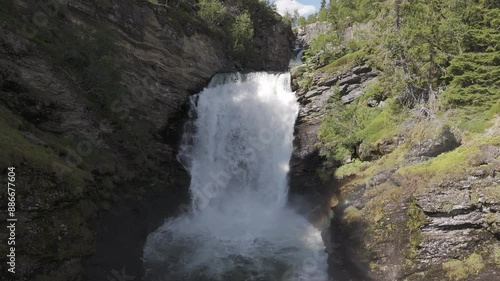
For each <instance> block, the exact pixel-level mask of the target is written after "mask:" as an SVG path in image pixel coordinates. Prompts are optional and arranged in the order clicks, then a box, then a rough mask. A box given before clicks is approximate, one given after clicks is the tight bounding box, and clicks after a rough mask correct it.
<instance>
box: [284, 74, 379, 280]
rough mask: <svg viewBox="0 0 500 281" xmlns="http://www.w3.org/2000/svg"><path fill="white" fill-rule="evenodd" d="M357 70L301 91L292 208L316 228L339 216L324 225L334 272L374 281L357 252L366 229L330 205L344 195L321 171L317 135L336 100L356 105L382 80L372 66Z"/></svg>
mask: <svg viewBox="0 0 500 281" xmlns="http://www.w3.org/2000/svg"><path fill="white" fill-rule="evenodd" d="M354 70H356V73H354V72H352V71H349V72H348V73H343V74H336V75H331V76H327V75H325V74H323V73H320V74H318V75H316V76H314V77H313V79H312V85H311V87H310V88H309V89H308V90H305V89H297V92H296V95H297V99H298V101H299V103H300V110H299V116H298V118H297V120H296V123H295V132H294V135H295V139H294V151H293V153H292V157H291V160H290V173H289V178H290V180H289V184H290V195H289V196H290V204H291V205H292V206H294V207H296V206H300V208H299V211H301V212H303V213H306V214H308V215H309V218H310V219H311V220H312V221H313V222H314V223H317V221H321V220H323V221H324V220H326V221H330V219H332V215H331V213H332V210H333V211H334V212H335V215H334V216H333V220H332V222H331V224H330V227H325V224H319V225H318V226H319V227H320V228H322V227H324V228H323V240H324V242H325V245H326V246H327V251H330V254H331V255H329V261H328V264H329V273H330V274H331V276H334V278H336V280H342V281H343V280H370V279H369V278H368V276H367V275H366V273H367V272H368V266H367V263H366V261H365V260H359V259H358V260H356V258H357V257H358V256H355V255H354V254H353V253H352V252H353V249H354V248H356V249H357V248H358V247H359V241H360V235H362V232H361V229H362V228H361V227H360V228H349V229H347V228H345V227H344V226H343V224H342V222H341V221H340V219H339V218H340V216H341V215H342V212H343V210H344V209H345V208H346V206H344V205H342V206H332V204H331V202H330V201H329V200H330V198H331V197H332V196H333V195H334V194H336V193H337V192H338V183H337V182H334V181H328V182H325V181H324V180H323V179H321V176H320V173H319V170H320V168H321V167H322V166H323V165H324V163H325V158H324V157H322V156H321V155H320V152H319V146H318V145H317V144H318V142H319V140H318V137H317V134H318V129H319V126H320V125H321V122H322V120H323V117H324V115H325V114H326V112H327V105H328V100H329V99H330V98H337V99H342V101H343V102H344V103H349V102H352V101H353V100H355V99H356V98H359V97H361V96H362V95H363V94H364V88H365V86H366V85H367V83H369V82H370V81H371V80H372V79H373V77H375V76H376V74H375V72H373V71H372V69H371V68H370V67H369V66H360V67H357V68H355V69H354ZM292 78H293V77H292ZM336 84H342V86H340V89H339V91H338V92H336V91H335V89H334V87H333V86H335V85H336ZM344 99H349V100H346V101H344ZM329 169H334V168H333V167H329ZM298 198H301V199H298ZM304 198H305V200H304ZM304 201H305V202H304Z"/></svg>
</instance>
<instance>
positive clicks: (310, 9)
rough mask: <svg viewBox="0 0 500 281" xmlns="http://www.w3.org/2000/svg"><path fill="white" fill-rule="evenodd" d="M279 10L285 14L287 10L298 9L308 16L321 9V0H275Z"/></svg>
mask: <svg viewBox="0 0 500 281" xmlns="http://www.w3.org/2000/svg"><path fill="white" fill-rule="evenodd" d="M274 2H275V3H276V6H277V7H278V12H279V13H280V14H284V13H285V12H286V11H287V10H288V11H289V12H290V13H293V11H294V10H298V11H299V13H300V14H301V15H303V16H308V15H310V14H312V13H314V12H317V11H318V10H319V7H320V5H321V0H275V1H274Z"/></svg>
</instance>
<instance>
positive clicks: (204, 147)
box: [144, 72, 328, 281]
mask: <svg viewBox="0 0 500 281" xmlns="http://www.w3.org/2000/svg"><path fill="white" fill-rule="evenodd" d="M191 102H192V114H193V116H192V117H191V118H192V121H191V124H190V125H189V124H188V128H187V130H186V131H187V132H186V133H185V136H184V144H183V145H182V147H181V152H180V154H179V160H180V161H181V162H182V163H183V164H184V165H185V166H186V168H187V169H188V171H189V172H190V174H191V178H192V179H191V186H190V193H191V198H192V206H191V210H190V212H188V213H186V214H183V215H181V216H179V217H177V218H174V219H170V220H167V221H166V222H165V224H164V225H163V226H161V227H160V228H159V229H158V230H156V231H155V232H153V233H151V234H150V235H149V237H148V239H147V242H146V245H145V247H144V266H145V268H146V272H147V275H146V276H147V277H146V278H145V279H147V280H155V281H156V280H161V281H219V280H220V281H222V280H223V281H247V280H248V281H250V280H252V281H254V280H255V281H292V280H301V281H326V280H328V277H327V273H326V271H327V261H326V259H327V256H326V253H325V251H324V246H323V242H322V239H321V234H320V231H319V230H317V229H316V228H314V227H313V226H312V225H311V224H310V223H309V222H308V221H307V219H306V218H304V217H303V216H301V215H299V214H297V213H296V212H294V211H293V210H292V209H290V208H288V207H286V206H285V205H286V200H287V192H288V186H287V173H288V169H289V168H288V167H289V166H288V165H289V161H290V156H291V153H292V140H293V127H294V122H295V118H296V116H297V113H298V109H299V107H298V104H297V101H296V98H295V95H294V93H293V92H292V91H291V89H290V74H288V73H286V74H270V73H264V72H259V73H250V74H245V75H241V74H221V75H216V76H215V77H214V78H213V79H212V82H211V83H210V85H209V86H208V87H207V88H205V89H204V90H203V91H202V92H201V93H200V94H199V95H197V96H194V97H193V98H192V100H191Z"/></svg>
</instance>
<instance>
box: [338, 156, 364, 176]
mask: <svg viewBox="0 0 500 281" xmlns="http://www.w3.org/2000/svg"><path fill="white" fill-rule="evenodd" d="M370 164H371V163H370V162H363V161H360V160H354V161H353V162H351V163H348V164H345V165H342V166H340V167H339V168H337V169H336V170H335V173H334V175H335V177H336V178H337V179H344V178H347V177H349V176H353V175H357V174H359V173H361V172H362V171H364V170H366V168H368V167H369V166H370Z"/></svg>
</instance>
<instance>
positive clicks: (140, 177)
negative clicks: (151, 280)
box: [0, 0, 292, 281]
mask: <svg viewBox="0 0 500 281" xmlns="http://www.w3.org/2000/svg"><path fill="white" fill-rule="evenodd" d="M56 2H57V1H56ZM60 2H64V1H58V3H60ZM102 2H106V3H108V2H109V3H110V5H109V6H106V7H97V6H96V5H95V3H94V1H86V0H69V1H67V2H64V5H61V6H59V11H60V12H61V13H64V17H65V20H66V21H67V23H66V24H67V25H74V26H78V27H81V28H86V29H90V30H94V29H99V28H102V27H103V26H105V27H107V28H110V29H111V30H112V31H113V34H116V35H117V39H116V40H117V42H116V44H117V45H118V46H120V47H121V49H123V53H120V54H119V56H120V57H119V61H120V62H121V65H122V68H123V69H122V71H121V72H122V76H121V80H120V84H121V86H122V87H123V91H122V92H120V94H119V95H118V96H117V97H115V98H113V100H112V101H111V105H112V106H111V107H110V108H111V110H109V111H105V110H103V109H102V108H101V107H100V106H99V105H96V103H95V102H93V101H92V100H91V99H89V97H88V96H87V95H85V93H83V92H82V91H81V89H78V87H77V85H76V84H75V83H74V80H73V79H72V78H71V77H69V76H68V75H67V74H65V73H64V72H63V71H61V69H60V67H58V64H57V62H55V61H53V60H51V57H49V56H47V55H45V54H44V53H43V51H42V50H41V49H40V46H38V45H37V44H35V43H34V42H33V41H30V40H28V39H26V38H25V34H23V33H21V29H19V28H17V27H16V26H12V25H10V24H5V23H3V22H0V114H1V115H0V117H1V120H0V121H1V122H0V124H2V125H3V121H4V120H3V119H4V118H5V122H6V124H8V128H9V132H11V131H12V134H14V135H17V133H19V134H20V135H21V136H22V139H23V141H26V142H27V144H26V146H27V147H29V148H30V149H33V150H36V151H28V152H27V154H29V155H35V154H36V153H47V154H49V155H52V156H51V157H54V159H56V160H54V161H52V160H50V159H52V158H49V159H48V160H47V163H41V164H36V163H33V162H32V161H27V160H26V159H25V157H23V156H22V153H21V152H19V153H18V154H20V155H17V154H16V155H12V156H9V157H10V158H9V159H0V170H2V171H3V170H4V169H5V168H6V167H7V166H10V165H16V166H17V167H18V169H19V174H18V176H19V184H20V186H23V187H24V189H22V190H19V193H20V194H22V196H23V199H22V201H21V202H22V203H20V206H19V216H20V218H22V220H23V221H24V226H23V227H25V228H26V229H25V230H23V231H22V232H23V234H22V235H20V236H19V237H18V238H19V243H20V244H22V245H24V246H23V252H20V253H19V257H18V258H19V260H22V263H20V265H19V267H18V268H17V269H18V272H19V274H18V275H17V276H21V278H20V280H38V279H37V278H38V277H40V276H45V277H44V278H48V279H50V280H82V279H81V276H82V275H83V273H84V272H86V280H92V281H101V280H111V279H110V278H115V279H116V276H114V275H113V270H115V271H116V272H119V273H121V270H122V268H125V269H126V271H127V274H129V275H134V276H136V279H140V277H141V275H142V272H141V271H142V268H141V267H142V262H141V261H140V257H141V255H142V246H143V243H144V241H145V238H146V235H147V234H148V233H149V232H151V231H152V230H154V229H155V228H157V227H158V226H159V225H160V224H161V223H162V222H163V219H164V218H165V217H167V216H168V215H173V214H175V213H178V212H179V211H182V210H181V209H182V208H181V209H179V204H181V203H184V202H186V201H187V200H188V198H187V197H188V196H187V187H188V185H189V175H188V174H187V172H186V171H185V170H184V168H183V167H182V166H181V165H180V164H179V163H178V162H177V160H176V155H177V150H178V146H179V140H180V137H181V135H182V128H183V124H184V122H185V120H186V118H187V110H188V107H189V104H188V98H189V96H190V95H191V94H193V93H197V92H198V91H200V90H201V89H202V87H204V86H205V85H206V84H207V83H208V81H209V79H210V78H211V77H212V76H213V75H214V74H216V73H217V72H226V71H235V70H236V69H237V67H236V66H235V63H234V62H233V61H232V58H230V57H229V55H228V52H227V51H226V50H225V48H224V46H221V42H219V41H218V40H217V39H215V38H214V37H213V36H212V35H211V34H209V33H208V32H207V29H206V28H203V26H199V25H197V24H194V23H190V22H183V23H181V24H179V22H178V21H175V15H172V14H171V12H172V11H171V10H170V11H168V10H167V8H166V7H162V6H158V5H153V4H150V3H148V2H147V1H134V0H119V1H118V0H116V1H115V0H111V1H102ZM34 3H35V1H32V0H28V1H20V0H19V1H17V0H16V1H15V2H14V4H15V5H20V6H23V7H31V6H33V5H34ZM33 7H34V6H33ZM169 17H173V18H174V20H172V19H169ZM259 26H260V27H261V29H260V30H258V31H257V32H256V36H257V37H258V38H257V41H256V45H258V47H259V48H258V50H256V52H257V54H256V56H257V57H259V60H255V61H254V62H253V63H252V66H251V70H274V71H283V70H285V69H286V66H287V64H288V61H289V59H290V57H289V54H290V52H291V46H290V44H289V43H290V42H291V40H292V39H291V38H292V33H291V31H290V30H288V29H286V27H285V26H284V25H283V24H282V23H281V22H279V21H277V20H275V19H269V20H267V21H263V22H261V23H259ZM55 33H57V32H55ZM271 58H272V59H271ZM248 70H250V69H248ZM13 145H15V144H13ZM2 149H4V148H3V147H2ZM7 149H9V148H7ZM84 149H86V150H84ZM89 150H90V152H88V151H89ZM87 152H88V153H87ZM0 155H4V154H0ZM44 155H45V154H44ZM69 159H71V161H70V160H69ZM70 162H71V163H70ZM54 163H56V164H59V165H62V166H63V167H65V168H66V167H68V169H69V170H68V171H66V170H65V171H66V172H64V174H63V175H62V176H61V177H58V174H57V173H55V172H54V171H53V170H52V165H54ZM73 176H74V177H73ZM74 178H76V180H75V179H74ZM20 196H21V195H20ZM2 202H5V201H4V200H3V199H2ZM181 206H183V205H181ZM4 246H5V245H2V246H1V247H0V252H1V253H2V254H3V253H4V251H5V248H4ZM47 256H49V257H52V258H51V259H47V258H46V257H47ZM84 258H86V262H85V263H82V260H83V259H84ZM83 265H84V266H83ZM4 267H5V265H1V266H0V269H1V270H2V271H4V270H5V271H6V269H5V268H4ZM2 276H3V275H2ZM40 278H41V277H40Z"/></svg>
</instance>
